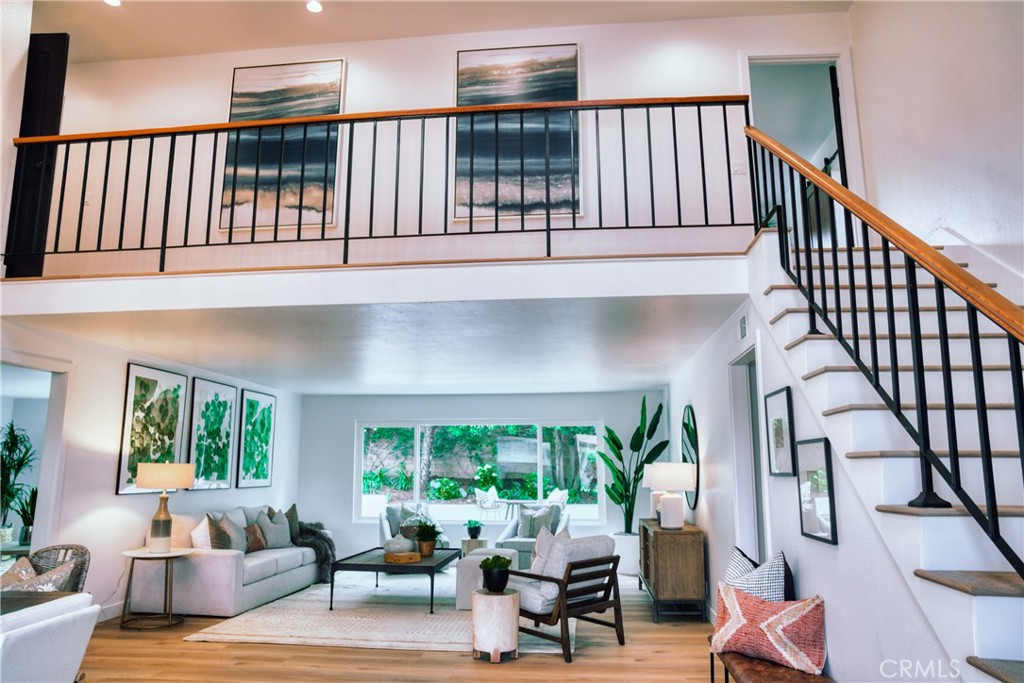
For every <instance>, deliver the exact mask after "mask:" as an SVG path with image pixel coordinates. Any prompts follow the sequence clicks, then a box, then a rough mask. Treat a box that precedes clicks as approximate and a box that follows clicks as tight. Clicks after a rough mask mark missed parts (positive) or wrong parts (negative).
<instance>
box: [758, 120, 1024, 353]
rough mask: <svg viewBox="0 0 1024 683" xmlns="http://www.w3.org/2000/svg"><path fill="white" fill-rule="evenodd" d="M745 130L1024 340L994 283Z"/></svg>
mask: <svg viewBox="0 0 1024 683" xmlns="http://www.w3.org/2000/svg"><path fill="white" fill-rule="evenodd" d="M743 130H744V132H745V133H746V134H747V137H748V138H750V139H751V140H753V141H754V142H756V143H758V144H759V145H761V146H762V147H764V148H765V149H767V150H768V151H770V152H772V153H773V154H774V155H775V156H777V157H778V158H779V159H781V160H782V161H784V162H785V163H786V164H788V165H789V166H792V167H793V168H794V169H796V170H797V171H798V172H799V173H800V174H801V175H802V176H804V177H805V178H807V179H808V180H809V181H810V182H811V183H813V184H814V185H816V186H817V187H819V188H821V189H822V190H824V191H825V193H826V194H827V195H828V196H830V197H831V198H832V199H834V200H835V201H837V202H839V203H840V204H842V205H843V206H845V207H846V208H847V209H848V210H849V211H850V212H851V213H853V214H854V215H855V216H857V217H858V218H860V219H861V220H862V221H864V222H865V223H867V224H868V225H870V226H871V227H872V228H873V229H874V230H875V231H877V232H878V233H879V234H880V235H881V236H882V237H884V238H885V239H887V240H888V241H889V242H891V243H892V244H894V245H895V246H896V247H897V248H899V249H900V250H901V251H902V252H903V253H905V254H907V255H909V256H910V257H911V258H913V259H914V262H915V263H917V264H918V265H919V266H921V267H922V268H924V269H925V270H927V271H928V272H929V273H931V274H932V275H934V276H935V277H936V278H938V280H939V281H940V282H942V283H943V284H945V285H946V286H947V287H948V288H949V289H951V290H953V291H954V292H956V293H957V294H959V295H960V296H961V297H963V298H964V300H965V301H967V302H968V303H969V304H971V305H972V306H974V307H975V308H976V309H978V311H980V312H981V313H983V314H985V315H986V316H988V318H989V319H991V320H992V321H993V322H994V323H996V324H997V325H999V326H1000V327H1002V328H1003V329H1004V330H1006V331H1007V332H1008V333H1009V334H1011V335H1013V336H1014V337H1015V338H1016V339H1017V341H1020V342H1021V343H1024V311H1021V309H1020V308H1018V307H1017V306H1015V305H1014V304H1013V302H1011V301H1010V300H1009V299H1007V298H1006V297H1004V296H1002V295H1000V294H998V293H997V292H994V291H993V290H992V287H991V286H989V285H987V284H985V283H984V282H982V281H981V280H979V279H978V278H976V277H975V276H974V275H971V274H970V273H968V272H967V271H966V270H964V269H963V268H961V267H960V266H958V265H957V264H956V263H954V262H953V261H951V260H950V259H949V258H948V257H946V256H944V255H942V254H941V253H940V252H939V251H938V250H936V249H934V248H932V247H931V246H930V245H929V244H928V243H927V242H925V241H924V240H922V239H921V238H920V237H918V236H917V235H914V234H913V233H911V232H910V231H909V230H907V229H906V228H904V227H903V226H902V225H900V224H899V223H897V222H896V221H894V220H893V219H891V218H889V217H888V216H886V215H885V214H884V213H882V212H881V211H879V210H878V209H877V208H875V207H874V206H872V205H871V204H868V203H867V202H866V201H864V200H863V199H862V198H860V197H858V196H857V195H856V194H854V193H853V192H851V191H850V190H848V189H847V188H845V187H843V186H842V185H840V184H839V183H838V182H836V181H835V180H834V179H832V178H830V177H829V176H827V175H825V174H824V173H822V172H821V171H820V170H818V169H817V168H815V167H814V166H813V165H811V164H810V163H808V162H807V160H806V159H804V158H803V157H801V156H799V155H798V154H796V153H794V152H793V151H792V150H790V149H789V148H787V147H786V146H785V145H783V144H782V143H780V142H779V141H777V140H775V139H774V138H771V137H769V136H767V135H765V134H764V133H763V132H762V131H760V130H758V129H757V128H754V127H753V126H746V127H745V128H744V129H743Z"/></svg>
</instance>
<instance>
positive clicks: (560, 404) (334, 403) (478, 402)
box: [298, 388, 668, 554]
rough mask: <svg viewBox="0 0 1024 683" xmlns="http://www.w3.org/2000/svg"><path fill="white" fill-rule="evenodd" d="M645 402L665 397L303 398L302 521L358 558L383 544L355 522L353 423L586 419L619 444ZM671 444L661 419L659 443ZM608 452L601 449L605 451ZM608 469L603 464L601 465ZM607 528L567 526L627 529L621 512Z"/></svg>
mask: <svg viewBox="0 0 1024 683" xmlns="http://www.w3.org/2000/svg"><path fill="white" fill-rule="evenodd" d="M644 395H646V396H647V407H648V414H651V413H653V411H654V409H655V408H656V407H657V405H658V403H660V402H663V401H664V399H663V396H664V390H663V389H662V388H653V389H651V390H648V391H646V392H616V393H600V394H517V395H507V396H497V395H481V396H304V397H303V399H302V428H301V434H302V437H301V445H300V448H301V451H302V461H301V464H300V468H299V482H298V485H299V491H300V492H301V497H300V498H299V502H298V505H299V514H300V516H301V517H302V518H303V519H309V520H316V521H322V522H323V523H324V525H325V526H326V527H327V528H329V529H331V530H333V532H334V540H335V543H336V544H337V546H338V552H339V554H343V553H353V552H357V551H359V550H362V549H365V548H369V547H373V546H374V545H377V543H378V532H377V522H376V520H373V521H371V522H365V521H364V522H359V521H355V520H356V516H355V514H354V507H353V496H354V493H355V490H356V489H355V486H356V484H355V481H356V478H355V476H356V475H355V464H354V463H355V458H356V457H357V456H356V446H357V441H356V433H355V422H356V420H409V419H424V420H432V419H436V420H498V421H500V420H531V419H545V420H548V419H550V420H563V419H564V420H566V421H571V420H588V421H600V422H603V423H604V424H605V425H606V426H609V427H611V428H612V429H614V430H615V431H616V432H617V433H618V434H619V435H620V436H622V438H628V435H630V434H632V433H633V430H634V429H636V425H637V423H638V422H639V418H640V401H641V398H642V397H643V396H644ZM665 438H668V421H667V420H666V419H664V418H663V419H662V423H661V427H660V428H659V433H658V434H657V435H655V440H656V441H659V440H661V439H665ZM602 450H603V448H602ZM599 469H602V470H603V469H604V465H599ZM648 494H649V491H647V490H646V489H641V490H640V493H639V494H638V496H637V498H638V505H637V511H636V517H635V520H634V526H633V531H636V520H639V519H640V518H641V517H649V516H650V510H649V507H650V504H649V495H648ZM603 515H604V519H605V520H606V522H605V523H604V524H601V523H594V524H580V523H576V522H573V521H572V520H571V519H570V532H571V533H572V534H573V535H589V534H598V533H615V532H617V531H621V530H622V513H621V511H620V510H619V508H618V507H616V506H615V505H610V504H608V502H607V501H605V503H604V510H603ZM504 526H505V523H504V522H489V523H486V529H485V531H484V537H485V538H490V539H493V538H495V537H497V535H498V534H499V533H500V532H501V530H502V528H504ZM445 530H446V532H447V534H448V536H449V538H451V539H452V541H453V542H457V541H458V539H460V538H462V537H463V536H465V534H464V533H463V531H462V529H461V528H460V527H459V525H457V524H450V525H445Z"/></svg>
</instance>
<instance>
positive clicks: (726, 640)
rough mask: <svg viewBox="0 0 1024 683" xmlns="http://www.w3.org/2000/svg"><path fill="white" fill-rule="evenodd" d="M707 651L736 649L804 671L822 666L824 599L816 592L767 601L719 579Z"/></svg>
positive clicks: (811, 670) (818, 670) (818, 668)
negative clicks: (803, 597) (715, 615)
mask: <svg viewBox="0 0 1024 683" xmlns="http://www.w3.org/2000/svg"><path fill="white" fill-rule="evenodd" d="M711 651H712V652H738V653H740V654H744V655H747V656H748V657H758V658H760V659H767V660H768V661H770V662H775V663H776V664H781V665H782V666H788V667H790V668H792V669H797V670H799V671H803V672H805V673H809V674H815V675H818V674H820V673H821V670H822V668H823V667H824V666H825V657H826V655H827V648H826V646H825V601H824V600H822V598H821V596H820V595H815V596H814V597H813V598H808V599H806V600H796V601H793V602H769V601H768V600H762V599H761V598H759V597H756V596H754V595H751V594H749V593H746V592H744V591H742V590H740V589H739V588H733V587H732V586H730V585H728V584H726V583H724V582H719V584H718V621H717V623H716V624H715V635H714V636H713V637H712V639H711Z"/></svg>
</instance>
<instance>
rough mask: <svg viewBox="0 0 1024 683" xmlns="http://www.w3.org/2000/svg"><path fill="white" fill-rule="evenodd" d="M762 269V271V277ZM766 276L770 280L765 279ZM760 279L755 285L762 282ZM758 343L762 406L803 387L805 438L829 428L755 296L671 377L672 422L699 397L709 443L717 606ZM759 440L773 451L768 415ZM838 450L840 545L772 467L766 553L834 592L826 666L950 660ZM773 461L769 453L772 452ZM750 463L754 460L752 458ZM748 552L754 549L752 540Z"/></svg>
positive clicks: (840, 676) (797, 410)
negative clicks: (743, 391) (742, 376)
mask: <svg viewBox="0 0 1024 683" xmlns="http://www.w3.org/2000/svg"><path fill="white" fill-rule="evenodd" d="M764 244H765V241H764V240H761V241H759V242H758V244H757V245H756V246H755V248H754V251H753V252H752V253H751V256H750V258H749V259H748V262H749V263H751V267H752V268H755V267H757V266H755V265H754V264H755V263H756V262H760V261H762V260H763V259H767V260H769V261H770V260H771V258H773V256H774V251H771V250H774V249H777V246H776V244H777V243H776V242H774V241H772V242H771V243H770V244H771V247H769V249H770V251H769V252H768V253H767V255H766V254H764V253H762V252H761V249H762V245H764ZM752 277H753V275H752ZM758 282H760V280H758ZM757 286H759V285H752V288H754V287H757ZM742 315H746V317H747V330H748V333H747V337H746V338H745V339H744V340H742V341H741V340H739V335H738V333H737V330H738V328H739V318H740V316H742ZM755 345H756V350H757V362H758V376H759V383H760V386H759V387H758V391H759V393H760V399H759V405H758V410H759V413H760V414H761V415H762V416H763V414H764V404H763V397H764V395H765V394H767V393H769V392H771V391H774V390H776V389H780V388H782V387H784V386H790V387H792V388H793V411H794V429H793V438H794V439H795V440H801V439H811V438H818V437H821V436H824V435H825V434H824V432H823V431H822V429H821V426H820V424H819V419H820V418H819V416H817V415H815V413H814V411H813V410H812V408H811V406H810V404H809V403H808V402H807V400H806V398H805V397H804V395H803V393H802V392H801V389H800V387H799V383H798V378H797V377H795V376H794V375H793V373H792V372H791V371H790V369H789V366H788V365H787V364H786V362H785V359H784V357H783V355H782V353H783V352H782V351H781V349H780V348H779V347H778V346H776V345H775V342H774V341H773V340H772V338H771V333H770V331H769V328H768V326H767V324H766V323H765V321H764V319H763V318H762V317H761V316H760V314H759V312H758V311H757V309H756V308H755V307H754V306H753V305H752V304H751V303H747V304H745V305H743V306H741V307H740V308H739V309H738V310H737V311H736V313H735V314H734V315H733V316H732V318H731V319H730V320H729V321H728V322H726V323H725V324H724V325H723V326H722V327H721V328H720V329H719V330H718V332H716V333H715V334H714V335H713V336H712V337H711V338H710V339H708V341H707V343H706V344H705V345H704V346H703V347H702V348H701V350H700V351H698V352H697V354H695V356H694V357H693V359H692V360H691V361H690V362H689V363H687V365H686V366H685V367H684V369H683V370H682V371H681V372H680V373H679V374H678V375H677V376H676V377H675V379H674V380H673V381H672V382H671V384H670V385H669V407H670V412H671V424H673V425H677V424H679V421H680V420H681V419H682V413H683V408H684V406H685V405H686V404H688V403H689V404H692V405H693V408H694V414H695V416H696V420H697V428H698V434H699V439H700V451H701V474H700V477H701V484H700V489H701V490H700V498H699V501H698V505H697V510H696V513H695V520H696V524H697V525H698V526H699V527H701V528H702V529H703V530H704V532H705V534H706V535H707V556H708V586H709V596H708V599H709V606H710V609H711V610H715V608H716V599H717V584H718V582H719V581H722V580H723V577H724V573H725V567H726V565H727V564H728V562H729V555H730V553H731V551H732V546H733V545H734V544H736V543H737V541H736V537H737V529H736V525H737V520H736V506H735V500H736V495H735V488H734V487H735V481H736V479H737V478H739V477H740V475H739V468H740V467H741V466H742V463H739V462H738V461H737V457H738V456H737V452H742V451H743V450H744V448H743V444H738V443H737V442H736V438H737V436H736V431H737V430H736V428H735V426H734V417H733V411H732V406H733V397H732V395H731V389H730V365H731V364H732V363H733V362H735V361H736V360H737V359H738V358H739V357H740V356H742V355H744V354H745V353H746V352H747V351H748V350H749V349H750V348H751V347H752V346H755ZM677 431H678V430H676V429H673V430H672V437H673V445H672V449H673V451H674V453H675V454H674V456H673V457H674V459H678V457H679V456H678V448H679V446H678V443H677V440H678V436H677V433H676V432H677ZM759 431H760V433H759V434H758V438H759V439H760V441H761V444H762V446H761V452H762V453H767V452H768V446H767V439H766V436H765V430H764V425H763V417H762V419H761V427H760V430H759ZM841 457H842V454H840V453H835V452H833V454H832V458H833V468H832V471H833V478H834V479H835V500H836V521H837V525H838V529H837V535H838V540H839V544H838V545H836V546H832V545H828V544H825V543H821V542H818V541H815V540H812V539H808V538H805V537H803V536H802V535H801V533H800V513H799V502H798V492H797V481H796V479H795V478H793V477H770V476H767V475H766V474H765V473H764V472H762V475H761V477H762V482H763V483H764V489H763V490H764V498H765V505H766V519H767V525H768V526H767V529H766V533H765V535H766V544H767V545H768V548H767V549H766V553H765V555H766V556H771V554H772V553H774V552H776V551H779V550H781V551H783V553H785V556H786V560H787V561H788V562H789V564H790V566H791V567H792V570H793V574H794V579H795V584H796V593H797V597H798V598H806V597H810V596H813V595H815V594H818V595H821V596H822V597H823V598H824V600H825V619H826V631H827V638H828V642H829V643H830V644H831V645H832V647H830V648H829V651H828V661H827V667H826V672H827V673H829V674H830V675H832V676H833V677H834V678H835V679H836V680H845V681H876V680H882V679H883V676H882V675H881V673H880V671H879V666H880V665H881V663H882V662H883V661H884V660H886V659H893V660H897V661H898V660H901V659H907V658H910V659H916V660H920V661H948V658H947V657H946V655H945V652H944V651H943V649H942V647H941V645H940V644H939V643H938V640H937V639H936V637H935V635H934V632H933V631H932V629H931V627H930V626H929V624H928V622H927V620H926V619H925V617H924V615H923V613H922V612H921V609H920V607H919V606H918V603H917V602H916V600H915V598H914V596H913V594H912V593H911V591H910V589H909V587H908V586H907V584H906V582H905V580H904V579H903V577H902V575H901V573H900V571H899V569H898V567H897V566H896V564H895V561H894V560H893V558H892V556H891V554H890V553H889V551H888V549H887V548H886V546H885V545H884V543H883V541H882V539H881V537H880V536H879V534H878V532H877V530H876V528H875V527H874V525H873V523H872V521H871V519H870V517H869V512H868V510H867V509H866V508H865V507H864V505H863V503H862V501H861V499H860V498H859V497H858V494H857V492H856V490H855V489H854V486H853V483H852V482H851V481H850V479H849V477H848V476H847V474H846V470H845V469H844V468H843V467H842V466H841V463H839V462H838V459H839V458H841ZM762 464H763V467H767V458H765V457H762ZM747 467H749V464H747ZM744 550H745V551H746V552H748V553H752V552H753V549H751V548H744Z"/></svg>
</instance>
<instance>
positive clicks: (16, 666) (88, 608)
mask: <svg viewBox="0 0 1024 683" xmlns="http://www.w3.org/2000/svg"><path fill="white" fill-rule="evenodd" d="M99 611H100V606H99V605H93V604H92V595H90V594H89V593H78V594H76V595H69V596H66V597H63V598H58V599H57V600H53V601H51V602H45V603H43V604H40V605H34V606H32V607H26V608H25V609H21V610H18V611H17V612H11V613H9V614H5V615H3V617H0V671H2V672H3V680H5V681H18V682H19V683H37V682H38V683H53V681H67V683H71V681H74V680H75V678H76V677H77V676H78V669H79V667H80V666H81V665H82V657H84V656H85V649H86V647H87V646H88V645H89V638H91V637H92V630H93V627H95V626H96V619H97V617H98V616H99Z"/></svg>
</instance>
